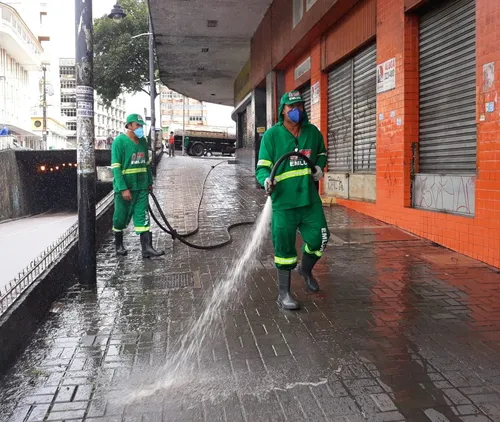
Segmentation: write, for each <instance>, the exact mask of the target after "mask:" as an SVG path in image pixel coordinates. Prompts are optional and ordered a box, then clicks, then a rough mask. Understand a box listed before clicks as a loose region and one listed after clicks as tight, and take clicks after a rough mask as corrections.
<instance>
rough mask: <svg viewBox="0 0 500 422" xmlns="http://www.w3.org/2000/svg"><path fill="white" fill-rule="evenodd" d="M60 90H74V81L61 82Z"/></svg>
mask: <svg viewBox="0 0 500 422" xmlns="http://www.w3.org/2000/svg"><path fill="white" fill-rule="evenodd" d="M61 88H62V89H72V88H76V81H75V80H63V81H61Z"/></svg>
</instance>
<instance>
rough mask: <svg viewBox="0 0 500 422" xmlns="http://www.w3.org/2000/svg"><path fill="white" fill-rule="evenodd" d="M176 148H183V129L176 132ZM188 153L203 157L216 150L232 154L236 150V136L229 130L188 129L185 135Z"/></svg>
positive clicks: (228, 154)
mask: <svg viewBox="0 0 500 422" xmlns="http://www.w3.org/2000/svg"><path fill="white" fill-rule="evenodd" d="M174 139H175V149H176V150H182V130H176V131H175V132H174ZM184 147H185V148H186V153H187V154H188V155H191V156H195V157H201V156H203V155H207V154H212V153H214V152H216V153H220V154H222V155H227V156H231V155H233V154H234V153H235V152H236V136H235V135H232V134H230V133H228V131H213V130H210V131H209V130H194V129H193V130H186V133H185V136H184Z"/></svg>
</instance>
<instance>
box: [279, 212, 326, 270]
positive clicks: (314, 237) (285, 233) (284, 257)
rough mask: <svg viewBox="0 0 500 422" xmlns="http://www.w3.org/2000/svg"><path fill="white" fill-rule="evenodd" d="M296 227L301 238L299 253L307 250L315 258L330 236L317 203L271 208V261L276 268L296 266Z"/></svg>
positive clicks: (284, 268) (322, 249) (321, 253)
mask: <svg viewBox="0 0 500 422" xmlns="http://www.w3.org/2000/svg"><path fill="white" fill-rule="evenodd" d="M297 229H298V230H299V231H300V234H301V236H302V240H303V241H304V245H303V246H302V253H307V254H309V255H311V256H313V257H315V258H316V259H319V258H321V256H322V255H323V251H324V250H325V248H326V244H327V243H328V239H329V238H330V231H329V230H328V227H327V223H326V219H325V213H324V212H323V205H322V203H321V202H315V203H313V204H311V205H307V206H305V207H299V208H291V209H287V210H276V211H275V210H273V214H272V218H271V234H272V240H273V245H274V262H275V264H276V267H277V268H278V269H280V270H292V269H294V268H295V267H296V265H297V249H296V248H295V241H296V236H297Z"/></svg>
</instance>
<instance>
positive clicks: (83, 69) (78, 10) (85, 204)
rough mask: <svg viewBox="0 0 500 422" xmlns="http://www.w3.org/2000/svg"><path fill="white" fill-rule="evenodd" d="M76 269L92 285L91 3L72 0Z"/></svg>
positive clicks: (94, 247)
mask: <svg viewBox="0 0 500 422" xmlns="http://www.w3.org/2000/svg"><path fill="white" fill-rule="evenodd" d="M75 24H76V63H75V64H76V69H75V70H76V107H77V109H76V118H77V123H76V137H77V163H78V167H77V175H78V269H79V275H80V283H82V284H85V285H87V286H95V285H96V282H97V274H96V233H95V230H96V226H95V220H96V209H95V207H96V187H95V182H96V175H95V149H94V148H95V146H94V142H95V139H94V62H93V59H94V52H93V26H92V2H91V1H88V0H75Z"/></svg>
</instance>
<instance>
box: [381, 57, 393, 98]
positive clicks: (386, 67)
mask: <svg viewBox="0 0 500 422" xmlns="http://www.w3.org/2000/svg"><path fill="white" fill-rule="evenodd" d="M394 88H396V59H395V58H393V59H390V60H387V61H386V62H385V63H382V64H379V65H377V94H380V93H381V92H386V91H391V90H392V89H394Z"/></svg>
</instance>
